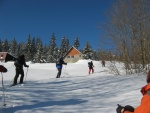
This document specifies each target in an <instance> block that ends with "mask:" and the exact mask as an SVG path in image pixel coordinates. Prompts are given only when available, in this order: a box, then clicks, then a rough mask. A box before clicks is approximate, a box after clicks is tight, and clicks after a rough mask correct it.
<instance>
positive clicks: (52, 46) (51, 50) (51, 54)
mask: <svg viewBox="0 0 150 113" xmlns="http://www.w3.org/2000/svg"><path fill="white" fill-rule="evenodd" d="M55 48H57V45H56V38H55V35H54V33H52V36H51V39H50V44H49V50H48V55H47V61H48V62H55V61H56V60H55V59H56V58H55V57H54V56H56V52H55Z"/></svg>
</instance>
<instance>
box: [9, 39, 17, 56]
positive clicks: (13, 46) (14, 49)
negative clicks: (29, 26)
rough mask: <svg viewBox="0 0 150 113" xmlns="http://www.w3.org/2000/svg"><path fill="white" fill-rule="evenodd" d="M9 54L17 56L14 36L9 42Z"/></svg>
mask: <svg viewBox="0 0 150 113" xmlns="http://www.w3.org/2000/svg"><path fill="white" fill-rule="evenodd" d="M9 52H10V54H12V55H13V56H15V57H16V56H17V41H16V39H15V38H14V39H13V40H12V41H11V42H10V49H9Z"/></svg>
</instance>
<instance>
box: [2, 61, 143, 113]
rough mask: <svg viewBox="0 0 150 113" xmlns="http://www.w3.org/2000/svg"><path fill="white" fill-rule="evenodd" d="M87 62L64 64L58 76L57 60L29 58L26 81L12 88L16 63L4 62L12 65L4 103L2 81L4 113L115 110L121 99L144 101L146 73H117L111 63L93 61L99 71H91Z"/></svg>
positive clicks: (123, 101)
mask: <svg viewBox="0 0 150 113" xmlns="http://www.w3.org/2000/svg"><path fill="white" fill-rule="evenodd" d="M87 63H88V60H80V61H79V62H77V63H74V64H73V63H69V64H68V65H67V66H65V65H64V67H63V70H62V76H61V78H57V79H56V78H55V77H56V74H57V70H56V67H55V64H54V63H46V64H44V63H43V64H39V63H36V64H32V63H30V62H28V63H27V64H29V66H30V67H29V68H28V70H27V68H24V73H25V81H24V84H22V85H17V86H14V87H11V88H8V85H9V84H12V80H13V78H14V76H15V67H14V65H13V63H12V62H8V63H0V65H4V66H5V67H6V68H7V69H8V72H7V73H3V77H4V78H3V79H4V87H5V103H6V104H7V105H6V106H3V104H4V98H3V90H2V85H0V106H1V109H0V113H115V112H116V111H115V110H116V106H117V104H118V103H119V104H121V105H127V104H130V105H132V106H134V107H136V106H138V105H139V104H140V100H141V97H142V95H141V93H140V89H141V87H142V86H143V85H146V81H145V79H146V76H145V74H143V75H142V76H138V75H132V76H116V75H113V74H111V73H110V72H109V71H108V68H107V67H108V65H107V63H106V67H102V66H101V63H100V62H98V61H93V63H94V66H95V67H94V69H95V73H93V74H90V75H88V67H87V65H88V64H87ZM120 67H121V66H120ZM120 69H121V68H120ZM0 76H1V77H2V75H0ZM19 79H20V78H19ZM19 79H18V81H19ZM0 80H1V81H2V79H1V78H0Z"/></svg>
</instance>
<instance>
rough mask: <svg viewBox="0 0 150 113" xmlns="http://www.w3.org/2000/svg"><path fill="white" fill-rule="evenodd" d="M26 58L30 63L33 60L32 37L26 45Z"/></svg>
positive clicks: (29, 37)
mask: <svg viewBox="0 0 150 113" xmlns="http://www.w3.org/2000/svg"><path fill="white" fill-rule="evenodd" d="M24 54H25V56H26V60H27V61H29V60H31V56H32V55H31V36H30V35H29V36H28V39H27V43H26V47H25V53H24Z"/></svg>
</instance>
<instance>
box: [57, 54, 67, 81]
mask: <svg viewBox="0 0 150 113" xmlns="http://www.w3.org/2000/svg"><path fill="white" fill-rule="evenodd" d="M63 64H64V65H67V63H65V62H64V61H63V57H61V58H59V59H58V61H57V62H56V68H57V70H58V73H57V77H56V78H60V76H61V70H62V67H63Z"/></svg>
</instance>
